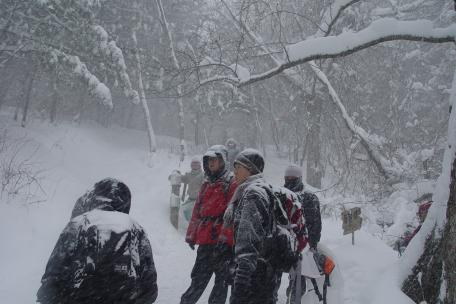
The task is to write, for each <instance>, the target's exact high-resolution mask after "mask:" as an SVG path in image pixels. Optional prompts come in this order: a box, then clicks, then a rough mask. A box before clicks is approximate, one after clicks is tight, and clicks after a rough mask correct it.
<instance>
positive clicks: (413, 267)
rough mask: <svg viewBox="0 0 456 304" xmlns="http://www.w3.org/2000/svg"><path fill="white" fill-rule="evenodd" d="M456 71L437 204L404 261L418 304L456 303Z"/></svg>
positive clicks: (409, 286)
mask: <svg viewBox="0 0 456 304" xmlns="http://www.w3.org/2000/svg"><path fill="white" fill-rule="evenodd" d="M455 105H456V71H455V73H454V78H453V85H452V89H451V95H450V118H449V123H448V144H447V147H446V149H445V153H444V156H443V163H442V173H441V175H440V177H439V179H438V181H437V188H436V191H435V193H434V203H433V204H432V207H431V208H430V210H429V213H428V216H427V218H426V220H425V222H424V223H423V226H422V228H421V229H420V231H419V233H418V234H417V235H416V236H415V237H414V238H413V239H412V241H411V242H410V244H409V245H408V247H407V249H406V251H405V255H404V258H403V261H402V262H403V263H402V267H404V269H402V273H403V274H405V275H406V276H407V277H406V278H404V279H405V280H404V283H403V285H402V290H403V291H404V293H405V294H407V295H408V296H409V297H410V298H411V299H413V300H414V301H416V302H420V301H423V300H425V301H426V302H427V303H429V304H432V303H444V304H450V303H451V304H453V303H455V300H456V297H455V286H456V281H455V279H456V276H455V273H454V271H455V265H456V254H455V241H456V240H455V238H456V236H455V231H456V219H455V217H456V216H455V213H456V212H455V208H456V207H455V197H456V174H455V169H456V111H455V110H454V106H455Z"/></svg>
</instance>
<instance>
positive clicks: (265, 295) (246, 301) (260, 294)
mask: <svg viewBox="0 0 456 304" xmlns="http://www.w3.org/2000/svg"><path fill="white" fill-rule="evenodd" d="M279 275H280V273H278V272H277V271H275V270H274V269H273V268H272V267H271V266H270V265H269V264H268V263H265V262H263V261H261V260H259V261H258V262H257V269H256V270H255V272H254V273H253V275H252V278H251V282H250V283H251V286H249V287H245V288H246V289H245V290H234V291H233V290H232V294H231V299H230V304H275V302H276V290H277V289H278V288H277V285H278V284H280V283H279V282H278V277H279ZM233 292H234V293H235V294H234V295H233Z"/></svg>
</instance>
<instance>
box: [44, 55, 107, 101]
mask: <svg viewBox="0 0 456 304" xmlns="http://www.w3.org/2000/svg"><path fill="white" fill-rule="evenodd" d="M50 55H51V61H52V62H59V63H62V64H64V65H67V66H69V67H70V68H71V69H72V72H73V73H74V74H76V75H78V76H79V77H80V78H81V79H82V80H83V81H84V82H85V83H86V84H87V86H88V88H89V94H90V95H91V96H93V97H95V98H96V99H97V100H99V101H100V102H101V103H102V104H103V105H105V106H107V107H109V108H110V109H112V108H113V104H112V97H111V91H110V90H109V88H108V87H107V86H106V85H105V84H104V83H102V82H101V81H100V80H98V78H97V77H96V76H95V75H93V74H92V73H91V72H90V71H89V69H88V68H87V66H86V64H85V63H83V62H81V60H80V59H79V57H78V56H72V55H67V54H65V53H63V52H61V51H58V50H52V51H50Z"/></svg>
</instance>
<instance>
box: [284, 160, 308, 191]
mask: <svg viewBox="0 0 456 304" xmlns="http://www.w3.org/2000/svg"><path fill="white" fill-rule="evenodd" d="M284 178H285V184H284V185H283V186H284V187H285V188H287V189H289V190H291V191H294V192H298V191H302V190H303V189H304V184H303V183H302V169H301V167H299V166H297V165H289V166H288V167H287V168H286V169H285V176H284Z"/></svg>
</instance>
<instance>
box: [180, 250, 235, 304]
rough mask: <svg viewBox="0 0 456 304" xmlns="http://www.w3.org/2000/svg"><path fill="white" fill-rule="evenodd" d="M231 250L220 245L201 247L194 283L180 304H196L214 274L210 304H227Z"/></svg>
mask: <svg viewBox="0 0 456 304" xmlns="http://www.w3.org/2000/svg"><path fill="white" fill-rule="evenodd" d="M230 261H231V249H230V248H229V247H227V246H226V247H221V246H220V245H200V246H198V250H197V253H196V261H195V265H194V266H193V269H192V273H191V278H192V283H191V285H190V287H189V288H188V289H187V291H185V293H184V294H183V295H182V297H181V301H180V304H195V303H196V302H198V300H199V298H200V297H201V295H202V294H203V292H204V290H205V289H206V287H207V284H208V283H209V281H210V279H211V277H212V274H214V273H215V282H214V287H213V288H212V292H211V294H210V296H209V304H225V301H226V296H227V293H228V283H227V279H228V269H227V265H228V264H229V262H230Z"/></svg>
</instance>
